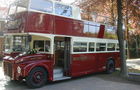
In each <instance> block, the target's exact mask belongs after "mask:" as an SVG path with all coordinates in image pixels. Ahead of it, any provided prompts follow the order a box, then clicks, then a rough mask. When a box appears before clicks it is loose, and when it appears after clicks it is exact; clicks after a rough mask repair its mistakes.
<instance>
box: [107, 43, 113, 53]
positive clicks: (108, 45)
mask: <svg viewBox="0 0 140 90" xmlns="http://www.w3.org/2000/svg"><path fill="white" fill-rule="evenodd" d="M107 51H115V43H108V44H107Z"/></svg>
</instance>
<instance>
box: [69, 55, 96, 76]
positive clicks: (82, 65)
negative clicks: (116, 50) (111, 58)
mask: <svg viewBox="0 0 140 90" xmlns="http://www.w3.org/2000/svg"><path fill="white" fill-rule="evenodd" d="M96 63H97V57H96V54H73V55H72V65H71V75H72V76H80V75H83V74H88V73H92V72H96V71H97V64H96Z"/></svg>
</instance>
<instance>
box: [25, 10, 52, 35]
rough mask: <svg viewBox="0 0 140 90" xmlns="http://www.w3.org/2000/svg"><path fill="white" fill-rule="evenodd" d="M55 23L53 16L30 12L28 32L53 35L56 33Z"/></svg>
mask: <svg viewBox="0 0 140 90" xmlns="http://www.w3.org/2000/svg"><path fill="white" fill-rule="evenodd" d="M53 21H54V16H53V15H49V14H42V13H37V12H29V13H28V21H27V23H28V25H27V32H35V33H37V32H38V33H48V34H52V33H53V32H54V26H53Z"/></svg>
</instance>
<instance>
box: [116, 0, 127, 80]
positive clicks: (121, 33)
mask: <svg viewBox="0 0 140 90" xmlns="http://www.w3.org/2000/svg"><path fill="white" fill-rule="evenodd" d="M117 9H118V23H117V35H118V40H119V47H120V58H121V76H123V77H127V68H126V56H125V45H124V31H123V28H122V26H123V23H122V20H123V18H122V17H123V14H122V0H117Z"/></svg>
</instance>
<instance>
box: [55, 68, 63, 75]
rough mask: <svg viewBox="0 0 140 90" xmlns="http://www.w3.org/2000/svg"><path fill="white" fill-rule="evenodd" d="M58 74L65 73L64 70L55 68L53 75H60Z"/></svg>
mask: <svg viewBox="0 0 140 90" xmlns="http://www.w3.org/2000/svg"><path fill="white" fill-rule="evenodd" d="M58 73H63V69H62V68H59V67H57V68H55V69H54V70H53V74H58Z"/></svg>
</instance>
